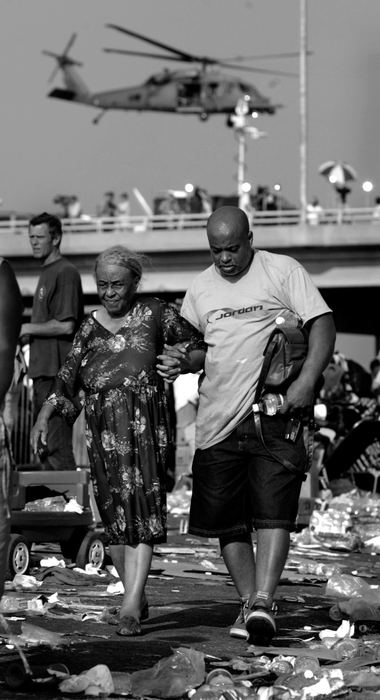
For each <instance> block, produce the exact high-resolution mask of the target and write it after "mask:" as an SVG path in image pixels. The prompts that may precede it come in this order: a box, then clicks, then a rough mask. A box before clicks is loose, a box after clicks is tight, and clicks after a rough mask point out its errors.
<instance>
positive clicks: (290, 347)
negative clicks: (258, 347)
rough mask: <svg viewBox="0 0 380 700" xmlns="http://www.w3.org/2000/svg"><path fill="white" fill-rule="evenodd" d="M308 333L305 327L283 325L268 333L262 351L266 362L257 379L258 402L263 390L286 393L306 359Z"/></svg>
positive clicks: (256, 399)
mask: <svg viewBox="0 0 380 700" xmlns="http://www.w3.org/2000/svg"><path fill="white" fill-rule="evenodd" d="M307 350H308V335H307V332H306V331H305V329H303V328H298V327H295V328H294V327H293V326H286V325H281V326H277V327H276V328H275V329H274V330H273V331H272V333H271V334H270V336H269V339H268V342H267V344H266V347H265V350H264V352H263V355H264V361H263V365H262V368H261V372H260V376H259V379H258V384H257V389H256V394H255V401H259V400H260V398H261V397H262V395H263V394H264V393H267V392H274V393H277V394H285V393H286V390H287V388H288V386H289V385H290V384H291V383H292V382H293V381H294V380H295V379H296V378H297V377H298V375H299V373H300V371H301V369H302V365H303V363H304V361H305V359H306V355H307Z"/></svg>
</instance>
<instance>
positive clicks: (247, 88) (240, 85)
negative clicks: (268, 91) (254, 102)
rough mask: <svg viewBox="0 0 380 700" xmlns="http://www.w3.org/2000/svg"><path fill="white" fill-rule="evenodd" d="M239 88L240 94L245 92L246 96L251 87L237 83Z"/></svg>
mask: <svg viewBox="0 0 380 700" xmlns="http://www.w3.org/2000/svg"><path fill="white" fill-rule="evenodd" d="M239 88H240V90H241V91H242V92H245V93H246V95H249V94H250V93H251V92H252V85H247V83H239Z"/></svg>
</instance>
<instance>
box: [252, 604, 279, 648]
mask: <svg viewBox="0 0 380 700" xmlns="http://www.w3.org/2000/svg"><path fill="white" fill-rule="evenodd" d="M275 611H276V606H275V605H272V606H270V607H268V606H265V604H263V603H262V602H260V603H258V602H257V603H254V604H253V606H252V607H251V608H249V609H248V610H247V612H246V615H245V625H246V630H247V638H248V641H249V643H250V644H259V645H260V644H269V642H270V641H271V639H272V637H273V636H274V635H275V634H276V623H275V621H274V617H273V615H274V612H275Z"/></svg>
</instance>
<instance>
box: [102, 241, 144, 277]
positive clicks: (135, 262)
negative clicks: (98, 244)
mask: <svg viewBox="0 0 380 700" xmlns="http://www.w3.org/2000/svg"><path fill="white" fill-rule="evenodd" d="M145 260H146V258H145V256H144V255H142V254H141V253H136V251H134V250H130V249H129V248H126V247H125V246H123V245H114V246H111V248H106V250H103V252H102V253H100V254H99V255H98V257H97V258H96V260H95V274H96V272H97V269H98V266H99V265H100V264H101V263H111V264H113V265H120V267H125V268H126V269H127V270H130V271H131V272H132V274H133V276H134V278H135V280H136V282H137V283H139V282H140V280H141V277H142V273H143V264H144V262H145Z"/></svg>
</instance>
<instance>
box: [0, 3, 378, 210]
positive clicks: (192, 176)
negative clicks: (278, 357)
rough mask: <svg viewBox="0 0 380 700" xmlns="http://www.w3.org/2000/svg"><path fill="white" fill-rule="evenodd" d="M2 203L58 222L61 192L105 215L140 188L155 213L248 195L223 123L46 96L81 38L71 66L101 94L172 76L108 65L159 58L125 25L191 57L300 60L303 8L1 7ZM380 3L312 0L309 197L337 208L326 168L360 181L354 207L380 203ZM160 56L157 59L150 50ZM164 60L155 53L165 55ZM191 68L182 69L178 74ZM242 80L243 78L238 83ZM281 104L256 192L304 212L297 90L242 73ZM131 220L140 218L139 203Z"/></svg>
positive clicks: (253, 148) (258, 165) (141, 66)
mask: <svg viewBox="0 0 380 700" xmlns="http://www.w3.org/2000/svg"><path fill="white" fill-rule="evenodd" d="M0 9H1V23H0V52H1V61H0V89H1V108H0V139H1V147H0V154H1V161H0V162H1V170H0V198H1V199H2V208H3V209H4V210H16V211H21V212H33V213H38V212H40V211H41V210H54V208H55V207H54V205H53V198H54V197H55V196H56V195H57V194H77V195H78V196H79V198H80V200H81V202H82V205H83V209H84V211H86V213H89V214H94V213H95V212H96V208H97V206H98V205H99V203H100V202H101V200H102V196H103V193H104V192H105V191H106V190H114V191H115V192H116V193H120V192H123V191H129V192H131V191H132V188H133V187H137V188H138V189H139V190H140V191H141V192H142V193H143V195H144V196H145V197H146V199H147V201H148V202H149V203H151V202H152V199H153V197H154V196H155V195H157V194H158V193H159V192H160V191H162V190H164V189H168V188H174V189H183V187H184V185H185V183H188V182H192V183H193V184H196V185H199V186H201V187H205V188H206V189H208V191H209V192H210V193H211V194H226V195H228V194H233V193H236V190H237V162H236V159H237V142H236V135H235V134H234V130H233V129H228V128H227V127H226V125H225V116H214V117H210V119H209V120H208V121H207V122H201V121H200V120H199V118H198V117H197V116H182V115H176V114H154V113H135V112H129V111H115V112H108V113H107V114H106V115H105V117H104V118H103V119H102V121H101V122H100V123H99V124H98V125H97V126H95V125H93V124H92V119H93V117H94V116H95V115H96V110H95V109H93V108H89V107H85V106H83V105H75V104H70V103H68V102H67V103H66V102H63V101H60V100H53V99H48V98H47V93H48V91H49V90H50V89H52V87H61V86H62V81H61V79H60V77H59V75H57V76H56V77H55V79H54V82H53V83H51V84H48V78H49V76H50V74H51V72H52V70H53V67H54V64H53V60H52V59H50V58H48V57H46V56H44V55H43V54H42V50H43V49H48V50H51V51H56V52H60V51H62V50H63V48H64V46H65V45H66V43H67V41H68V40H69V38H70V36H71V35H72V33H73V32H76V33H77V35H78V36H77V39H76V42H75V44H74V46H73V48H72V50H71V53H70V55H71V56H72V57H73V58H75V59H77V60H79V61H81V62H83V67H81V68H80V69H79V71H80V74H81V76H82V78H83V80H84V81H85V82H86V83H87V85H88V86H89V88H90V89H92V90H96V91H99V90H103V89H104V90H107V89H111V88H116V87H120V88H122V87H126V86H132V85H137V84H139V83H141V82H143V81H145V80H146V79H147V78H148V77H149V76H150V75H152V74H154V73H155V72H159V71H161V70H162V69H163V68H165V67H169V68H171V69H173V68H174V67H176V66H177V64H174V63H170V65H169V66H168V65H167V64H165V61H164V60H153V59H146V58H136V57H130V56H120V55H119V56H117V55H109V54H106V53H104V52H103V50H102V49H103V48H104V47H107V46H108V47H117V48H126V49H133V50H143V51H144V50H149V46H147V45H145V44H143V43H141V42H138V41H137V40H136V39H133V38H130V37H127V36H122V35H121V34H118V33H116V32H115V31H112V30H111V29H109V28H107V27H106V26H105V25H106V24H107V23H114V24H120V25H122V26H125V27H128V28H129V29H132V30H134V31H137V32H139V33H142V34H145V35H147V36H150V37H152V38H154V39H157V40H159V41H163V42H164V43H167V44H170V45H172V46H174V47H179V48H182V49H184V50H187V51H189V52H190V53H197V54H206V55H209V56H216V57H220V56H222V57H223V56H234V55H250V54H268V53H281V52H292V51H294V52H296V51H298V49H299V36H300V0H0ZM379 27H380V3H379V0H360V2H358V0H307V32H308V46H309V49H310V50H311V51H312V52H313V53H312V55H311V56H309V58H308V80H307V87H308V110H307V114H308V143H307V162H308V168H307V192H308V198H309V199H310V200H311V199H312V198H313V197H315V196H317V197H319V199H320V201H321V203H322V204H323V205H324V206H326V207H328V206H334V205H335V199H334V193H333V189H332V186H331V185H330V184H329V183H328V181H327V180H326V179H325V178H323V177H322V176H321V175H319V173H318V167H319V165H321V163H323V162H325V161H326V160H343V161H346V162H348V163H349V164H350V165H352V166H353V167H354V168H355V169H356V171H357V173H358V179H357V182H356V183H354V184H353V187H352V194H351V198H350V203H351V204H352V205H353V206H365V205H367V204H368V203H369V200H368V197H367V196H366V195H364V193H363V190H362V183H363V181H365V180H370V181H372V182H373V184H374V190H373V193H372V194H371V197H370V201H371V203H372V201H373V198H374V196H376V195H377V194H378V195H380V138H379V126H378V124H379V114H380V90H379V87H380V78H379V75H380V70H379V69H380V46H379ZM151 50H152V48H151ZM153 50H154V49H153ZM256 65H257V66H258V67H265V68H267V69H269V68H273V69H276V68H277V69H279V70H283V71H291V72H296V73H297V72H298V59H297V58H286V59H284V58H283V59H271V60H266V61H260V62H258V63H257V64H256ZM178 67H179V66H178ZM234 75H238V71H237V72H235V73H234ZM241 77H243V78H244V79H245V80H249V81H251V82H252V83H253V84H254V85H256V86H257V87H258V89H259V90H260V91H261V92H262V93H263V94H264V95H266V96H267V97H269V98H270V99H271V100H272V101H273V102H274V103H276V104H277V103H279V104H282V105H283V107H282V108H281V109H279V110H278V111H277V112H276V114H275V115H273V116H261V117H260V118H259V119H257V120H255V123H254V125H255V126H256V127H257V128H258V129H259V130H260V131H264V132H265V133H266V136H263V137H262V138H260V139H258V140H255V141H254V140H249V142H248V143H247V180H249V181H250V182H251V184H252V186H253V188H255V187H256V186H257V185H259V184H260V185H268V186H270V187H272V186H273V185H274V184H276V183H279V184H280V185H281V190H282V193H283V195H284V196H285V197H286V198H287V199H288V200H289V201H290V202H291V203H293V204H294V205H295V206H298V204H299V201H300V155H299V153H300V149H299V134H300V119H299V80H298V78H297V77H279V76H272V75H263V74H261V75H260V73H252V74H248V73H243V74H241ZM131 202H132V213H136V214H138V213H140V209H139V207H138V204H137V202H136V201H134V199H133V197H132V198H131Z"/></svg>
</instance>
